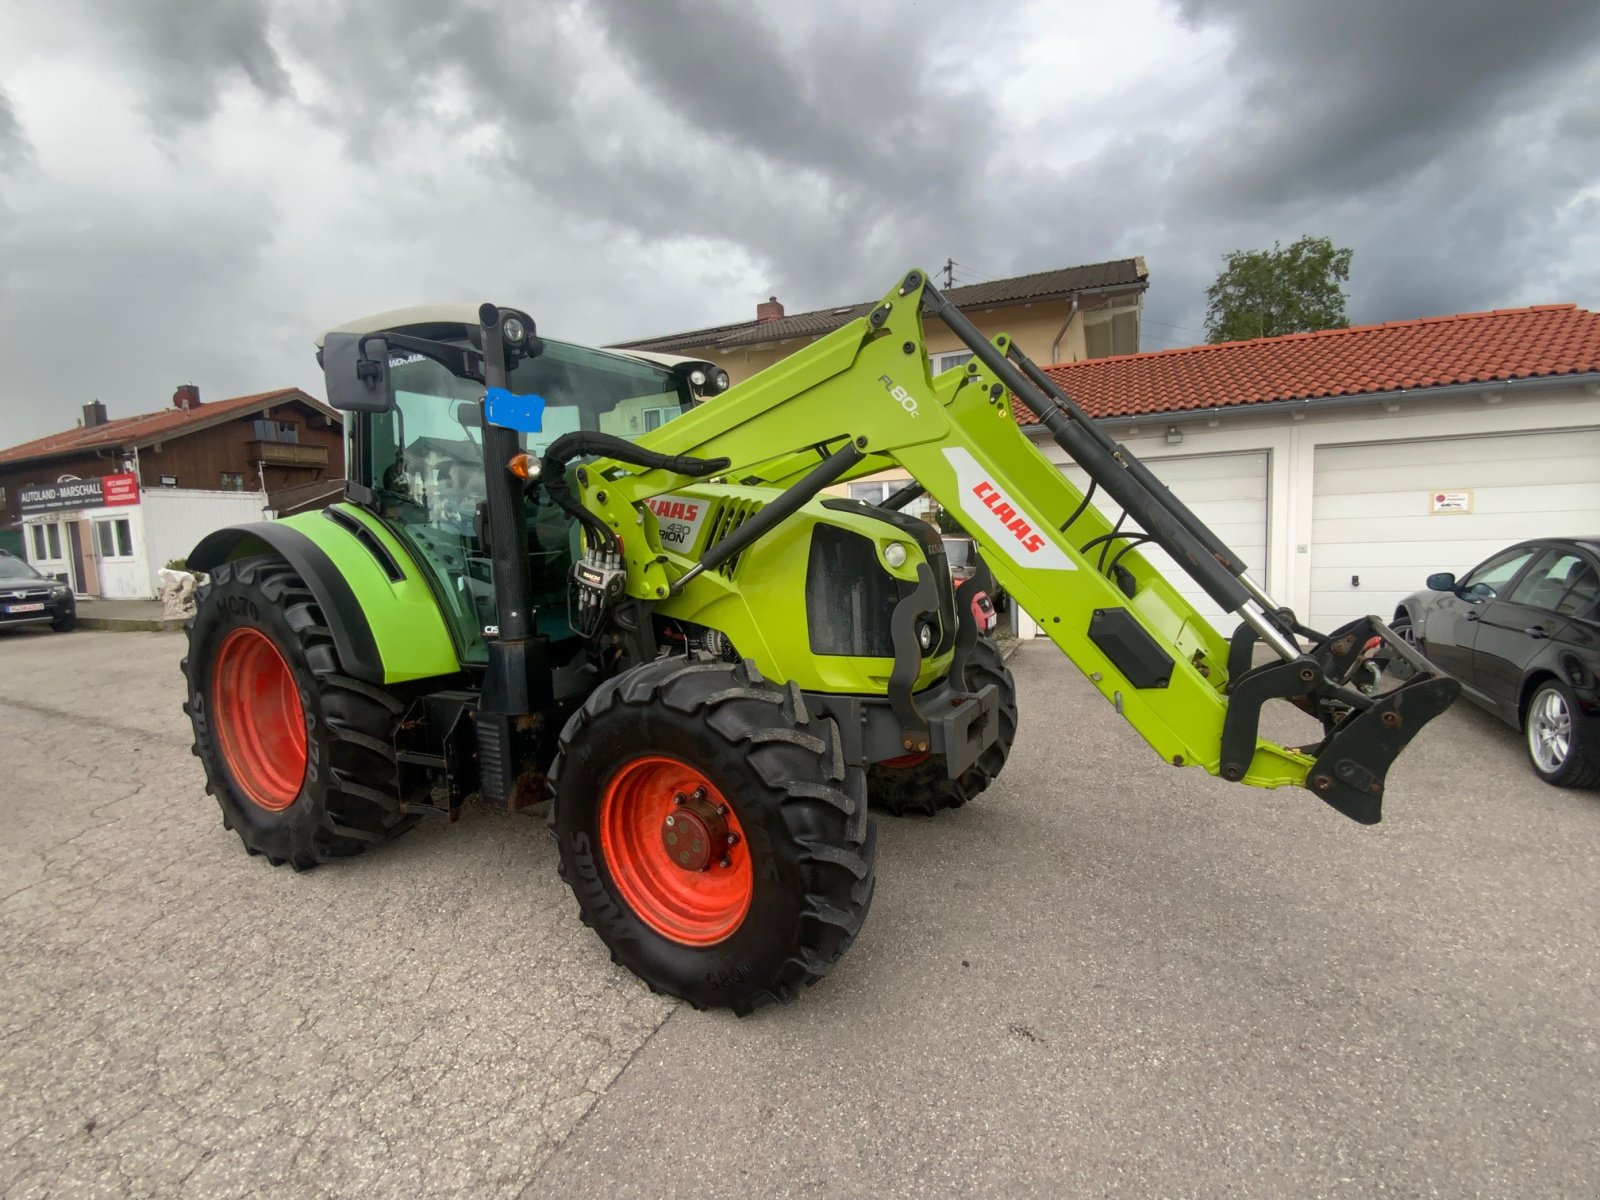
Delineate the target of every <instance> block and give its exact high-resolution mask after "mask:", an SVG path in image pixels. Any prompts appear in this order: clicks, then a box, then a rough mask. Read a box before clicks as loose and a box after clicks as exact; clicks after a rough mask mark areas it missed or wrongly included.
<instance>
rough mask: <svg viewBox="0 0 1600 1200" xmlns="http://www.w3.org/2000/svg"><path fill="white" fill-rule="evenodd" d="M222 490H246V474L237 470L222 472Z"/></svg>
mask: <svg viewBox="0 0 1600 1200" xmlns="http://www.w3.org/2000/svg"><path fill="white" fill-rule="evenodd" d="M222 490H223V491H225V492H242V491H244V476H243V475H241V474H240V473H239V472H237V471H224V472H223V473H222Z"/></svg>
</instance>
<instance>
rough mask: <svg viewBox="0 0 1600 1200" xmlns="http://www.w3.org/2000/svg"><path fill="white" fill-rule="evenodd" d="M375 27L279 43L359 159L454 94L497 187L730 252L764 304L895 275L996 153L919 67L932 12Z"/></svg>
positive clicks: (949, 89) (333, 22)
mask: <svg viewBox="0 0 1600 1200" xmlns="http://www.w3.org/2000/svg"><path fill="white" fill-rule="evenodd" d="M860 9H868V10H869V11H860ZM377 11H378V10H377V9H376V8H366V7H362V6H354V7H347V8H346V9H344V10H343V11H342V13H336V14H332V15H326V16H321V17H319V20H318V21H317V22H316V23H315V25H312V24H309V23H301V24H290V25H288V26H286V36H287V38H288V39H289V40H290V41H291V42H292V44H293V45H294V46H295V49H296V52H297V54H299V55H302V56H304V57H305V58H306V59H307V60H308V61H310V62H313V63H315V64H317V66H318V69H319V73H320V74H321V76H322V77H323V78H324V79H325V80H327V81H328V83H329V84H330V86H331V87H332V89H333V90H334V92H335V94H336V97H337V99H336V100H335V101H333V102H332V103H330V104H328V105H327V106H326V113H327V116H328V119H329V120H330V121H333V122H335V123H336V124H337V126H338V127H339V128H341V129H343V130H344V131H345V132H346V135H347V136H348V137H349V139H350V142H351V144H352V148H353V149H354V150H355V151H356V152H357V153H370V152H372V148H373V146H374V145H375V143H376V142H377V141H379V140H380V139H382V138H384V137H387V138H388V139H390V140H391V142H392V141H394V140H403V138H404V128H405V126H404V121H405V119H406V118H407V117H408V116H410V115H416V114H418V113H419V112H422V111H426V110H429V109H430V108H436V107H437V105H436V104H435V101H436V100H437V98H438V96H439V94H440V93H441V92H442V91H446V90H448V91H452V92H454V93H455V94H457V95H460V96H464V97H465V98H466V99H467V101H468V103H469V106H470V108H469V111H468V112H466V113H457V114H456V115H455V116H454V117H453V118H452V119H453V120H454V121H455V122H456V123H457V124H458V125H459V126H460V127H461V128H462V129H468V128H474V127H477V128H482V127H489V128H492V129H494V130H496V131H497V132H498V134H499V136H500V139H501V144H502V151H501V153H500V154H498V155H497V156H496V158H495V162H494V165H495V167H496V168H497V169H498V170H500V171H503V172H505V173H506V174H508V175H510V176H513V177H515V178H516V179H518V180H519V181H520V183H521V184H522V185H523V186H525V187H527V188H529V189H531V190H532V191H535V192H537V193H539V194H540V195H543V196H546V197H548V198H550V199H551V200H552V201H554V202H556V203H558V204H560V205H562V206H564V207H565V208H566V209H567V210H568V211H570V212H571V213H572V215H573V219H574V220H578V221H597V222H605V223H609V224H611V225H613V226H615V227H616V228H617V229H618V230H619V231H621V232H624V233H626V234H628V235H630V236H637V237H640V238H644V239H659V238H685V237H694V238H704V239H708V240H715V241H723V242H728V243H731V244H733V245H734V246H737V247H738V248H740V249H742V250H744V251H746V252H748V253H750V254H752V255H754V256H755V257H757V258H758V259H761V260H764V261H767V262H768V263H770V266H771V272H772V279H771V286H772V287H773V288H775V289H787V288H793V289H796V290H798V291H799V292H803V293H805V294H816V293H818V292H819V291H822V290H827V289H833V290H836V289H837V288H838V287H839V286H841V276H842V275H845V276H846V277H848V276H847V273H848V271H849V269H850V268H851V267H852V265H854V264H858V263H859V261H860V259H861V257H862V255H863V254H867V255H883V256H885V257H891V258H892V259H893V260H894V262H895V264H896V265H895V266H893V267H892V268H890V270H891V271H897V270H899V269H900V266H901V265H903V263H902V262H901V260H902V259H905V258H906V257H907V255H912V256H914V252H915V251H916V249H917V247H918V246H919V245H922V244H925V243H926V241H927V239H928V238H930V237H931V236H932V235H933V233H934V231H935V230H936V228H937V227H938V225H939V224H941V223H943V222H948V221H951V220H956V219H959V218H960V217H962V216H963V215H965V214H967V213H969V212H970V211H971V210H972V208H973V204H972V201H973V199H974V196H975V188H976V186H977V179H976V178H975V176H974V175H973V174H972V173H970V172H963V171H961V170H952V169H951V167H950V166H949V164H948V162H947V161H946V159H947V156H949V155H950V154H951V152H952V150H953V151H954V152H955V154H956V156H957V157H958V159H959V157H960V156H962V155H965V154H968V153H969V152H970V151H973V150H974V149H975V148H979V147H981V146H983V145H984V144H985V142H986V140H987V139H988V138H989V136H990V135H991V133H992V130H993V124H994V118H993V113H992V110H991V109H990V108H989V106H988V105H987V104H986V103H985V102H984V101H983V100H982V99H981V96H979V95H978V94H976V93H972V92H970V91H969V89H966V88H963V87H958V86H954V85H953V83H952V81H951V80H949V79H946V80H945V81H944V82H943V83H940V82H939V81H938V80H937V79H936V78H934V77H933V76H931V75H930V74H929V73H928V72H927V71H925V70H923V69H922V66H921V64H923V63H924V62H925V61H926V59H927V58H928V56H929V47H930V45H931V44H932V43H934V42H936V41H937V39H939V38H940V36H941V32H942V30H943V21H942V19H941V17H940V8H939V6H937V5H923V6H921V7H919V8H917V9H916V10H915V12H916V18H917V19H916V20H915V21H907V20H906V19H905V14H904V12H903V11H896V10H894V9H889V8H883V9H879V10H871V6H860V8H859V9H851V10H850V11H849V12H847V13H842V14H839V15H838V16H837V19H833V20H829V21H826V22H822V23H820V24H819V25H818V27H817V28H816V29H810V30H808V29H805V28H803V27H798V28H797V23H796V22H792V21H790V22H780V21H778V20H777V19H776V18H775V17H774V18H763V17H761V16H760V15H758V14H757V13H756V11H755V10H754V9H753V8H752V7H750V6H746V5H739V4H709V3H677V2H672V3H668V2H661V3H652V4H629V3H624V2H622V0H595V2H594V3H591V4H587V5H579V4H549V5H541V6H538V9H537V11H536V13H534V14H531V15H530V14H528V13H523V14H518V13H517V12H516V11H515V10H505V9H503V8H494V9H487V8H480V7H477V6H471V5H464V6H455V7H451V8H449V9H446V10H441V9H440V8H439V7H438V6H437V5H434V4H431V3H430V4H416V5H414V6H406V5H402V6H400V8H399V10H396V9H395V7H394V6H389V5H385V6H383V7H382V10H381V11H382V12H384V13H385V14H386V19H384V20H381V21H380V20H377V19H375V17H376V13H377ZM780 15H781V14H780ZM563 18H564V19H563ZM356 44H360V45H362V46H363V47H364V53H361V54H358V55H354V56H352V55H351V54H350V47H351V46H352V45H356ZM885 47H892V51H893V52H892V54H887V55H886V54H885V52H884V48H885ZM597 64H598V65H601V66H603V67H606V68H609V73H610V74H611V75H613V76H615V77H617V78H618V79H622V80H626V81H628V86H629V87H630V88H631V89H632V90H633V91H634V92H635V93H636V94H637V93H643V94H642V96H638V97H637V99H636V101H635V103H636V107H635V108H634V109H631V110H628V109H622V110H618V109H615V108H608V107H606V104H605V102H603V101H601V100H599V99H597V98H596V95H595V92H596V81H595V80H594V78H593V77H592V73H593V72H594V71H595V70H596V66H597ZM533 236H538V235H537V233H535V234H534V235H533ZM879 274H881V272H874V273H873V274H872V276H871V277H872V278H873V279H874V280H876V278H877V276H878V275H879ZM845 286H854V285H853V284H846V285H845ZM826 299H827V297H826V296H824V297H823V298H822V299H821V300H819V301H818V302H819V303H822V302H825V301H826ZM617 332H618V333H619V334H620V333H622V332H625V330H618V331H617Z"/></svg>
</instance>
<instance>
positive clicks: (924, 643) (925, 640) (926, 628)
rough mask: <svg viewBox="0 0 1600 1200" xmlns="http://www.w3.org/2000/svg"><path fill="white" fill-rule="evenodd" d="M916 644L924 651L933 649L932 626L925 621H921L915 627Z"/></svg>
mask: <svg viewBox="0 0 1600 1200" xmlns="http://www.w3.org/2000/svg"><path fill="white" fill-rule="evenodd" d="M917 644H918V645H919V646H921V647H922V648H923V650H924V651H927V650H932V649H933V626H932V625H931V624H929V623H928V622H927V621H923V622H922V623H921V624H920V625H918V626H917Z"/></svg>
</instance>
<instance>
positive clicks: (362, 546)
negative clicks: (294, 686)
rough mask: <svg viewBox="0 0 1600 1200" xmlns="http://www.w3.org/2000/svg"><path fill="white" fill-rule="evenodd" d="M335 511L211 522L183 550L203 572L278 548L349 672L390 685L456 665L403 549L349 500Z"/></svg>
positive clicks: (445, 631)
mask: <svg viewBox="0 0 1600 1200" xmlns="http://www.w3.org/2000/svg"><path fill="white" fill-rule="evenodd" d="M327 511H328V512H333V511H334V510H332V509H329V510H327ZM338 511H339V516H338V518H335V519H325V518H324V516H323V514H322V513H304V514H300V515H297V516H293V517H288V518H286V519H284V520H282V521H262V522H259V523H256V524H250V525H232V526H229V527H227V528H225V529H218V530H216V531H215V532H213V533H210V534H207V535H206V536H205V537H204V538H203V539H201V541H200V544H199V545H197V546H196V547H195V548H194V549H193V550H192V551H191V552H190V554H189V559H188V563H189V566H190V567H191V568H192V569H194V570H197V571H209V570H210V569H211V568H212V567H215V566H216V565H217V564H218V563H222V562H226V561H228V560H230V559H236V558H244V557H247V556H249V555H252V554H268V553H271V554H277V555H280V556H281V557H282V558H283V559H284V560H285V561H286V562H288V563H289V565H290V566H292V567H294V569H295V570H296V571H297V572H299V574H300V577H301V578H302V579H304V580H305V582H306V586H307V587H309V588H310V589H311V594H312V595H313V596H314V597H315V598H316V601H317V604H318V605H319V606H320V607H321V609H322V612H323V618H324V620H326V621H327V622H328V628H329V632H330V633H331V634H332V635H333V645H334V650H335V652H336V653H337V654H338V656H339V664H340V666H341V667H342V668H343V669H344V670H345V672H346V673H348V674H349V675H351V676H353V677H355V678H356V679H360V680H363V681H364V682H367V683H377V684H393V683H402V682H405V681H407V680H413V679H428V678H432V677H435V676H440V675H452V674H454V673H455V672H457V671H459V670H460V660H459V659H458V657H457V655H456V649H455V646H454V644H453V643H452V642H451V640H450V632H449V630H448V629H447V628H446V627H445V623H444V618H443V617H442V616H441V615H440V613H439V606H438V602H437V601H436V600H435V599H434V596H433V593H432V592H431V591H430V590H429V588H428V585H427V583H426V582H425V581H424V579H423V576H422V572H421V570H420V569H419V568H418V566H417V564H416V563H415V562H414V561H413V560H412V558H411V556H410V555H409V554H408V553H407V552H406V550H405V548H404V547H403V546H401V545H400V543H399V542H398V541H396V540H395V539H394V537H393V535H391V534H390V533H389V532H388V531H387V530H385V529H383V527H382V526H381V525H380V524H378V523H377V522H368V521H364V520H361V518H360V516H359V515H358V513H357V512H356V510H354V509H353V508H352V506H349V505H341V506H339V510H338Z"/></svg>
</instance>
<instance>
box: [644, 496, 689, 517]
mask: <svg viewBox="0 0 1600 1200" xmlns="http://www.w3.org/2000/svg"><path fill="white" fill-rule="evenodd" d="M645 503H646V504H648V505H649V506H650V511H651V512H653V513H655V515H656V516H657V517H659V518H661V519H662V520H663V521H693V520H694V519H695V518H696V517H698V516H699V515H700V505H699V504H697V503H694V502H692V501H688V500H646V501H645Z"/></svg>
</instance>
